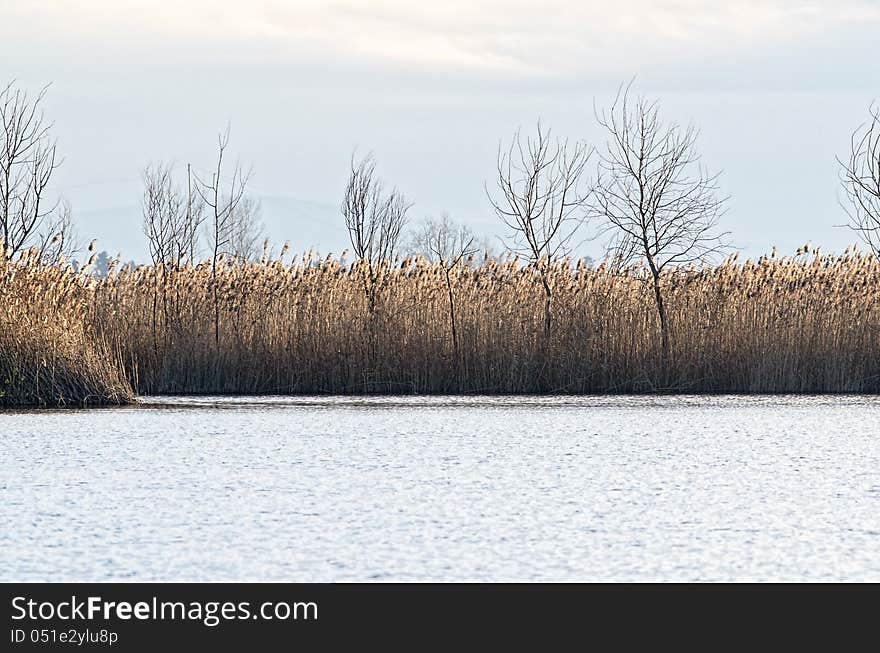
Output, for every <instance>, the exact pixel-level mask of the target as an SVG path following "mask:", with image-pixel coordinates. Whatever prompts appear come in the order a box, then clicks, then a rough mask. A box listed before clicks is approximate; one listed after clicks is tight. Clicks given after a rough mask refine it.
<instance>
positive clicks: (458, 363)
mask: <svg viewBox="0 0 880 653" xmlns="http://www.w3.org/2000/svg"><path fill="white" fill-rule="evenodd" d="M445 272H446V291H447V292H448V293H449V327H450V330H451V331H452V355H453V357H454V360H455V384H456V387H457V389H458V390H459V391H461V386H462V383H461V353H460V352H459V349H458V331H457V330H456V328H455V295H454V294H453V292H452V279H450V277H449V268H446V269H445Z"/></svg>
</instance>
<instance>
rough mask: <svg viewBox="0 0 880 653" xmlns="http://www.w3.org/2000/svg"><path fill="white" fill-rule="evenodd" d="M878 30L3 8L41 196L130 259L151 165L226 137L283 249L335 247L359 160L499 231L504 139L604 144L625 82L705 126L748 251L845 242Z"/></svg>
mask: <svg viewBox="0 0 880 653" xmlns="http://www.w3.org/2000/svg"><path fill="white" fill-rule="evenodd" d="M878 34H880V2H876V0H874V1H867V0H839V1H837V2H830V1H828V2H817V1H804V0H768V1H757V0H754V1H749V0H731V1H729V2H725V3H721V2H697V1H694V0H658V1H649V0H629V1H628V2H626V3H609V2H607V0H602V1H594V0H544V1H543V2H525V1H521V0H504V1H495V0H468V1H464V0H446V1H444V2H442V3H414V2H408V1H405V0H370V1H356V0H338V1H335V2H334V1H324V2H319V1H316V0H249V1H247V2H244V1H241V0H239V1H235V2H233V1H231V0H174V1H173V2H171V1H168V0H41V1H40V2H35V1H34V0H0V82H7V81H10V80H13V79H14V80H17V83H18V85H19V86H21V87H24V88H28V89H33V90H36V89H38V88H39V87H41V86H42V85H44V84H47V83H51V87H50V89H49V92H48V95H47V98H46V103H45V108H46V112H47V115H48V117H49V118H51V119H52V120H54V123H55V127H54V133H55V136H56V137H57V140H58V147H59V151H60V152H61V153H62V154H63V156H64V163H63V165H62V167H61V168H60V169H59V170H58V171H57V172H56V177H55V179H54V183H53V190H54V192H56V193H58V194H60V195H63V196H64V197H65V198H67V199H68V200H69V201H70V203H71V205H72V208H73V212H74V216H75V218H76V220H77V224H78V230H79V232H80V235H81V236H82V237H83V238H85V239H91V238H97V239H98V249H106V250H108V251H110V252H111V254H115V253H117V252H118V253H121V254H122V256H123V258H125V259H126V260H128V259H131V258H134V259H136V260H144V259H145V257H146V251H147V249H146V243H145V238H144V236H143V234H142V231H141V221H140V197H141V192H142V182H141V177H140V175H141V171H142V170H143V168H144V166H146V165H147V164H148V163H151V162H157V161H174V162H176V163H177V165H178V169H179V170H181V173H182V171H183V170H184V169H185V166H186V164H187V163H191V164H192V165H193V167H194V169H195V170H197V171H199V170H201V171H207V170H208V169H210V167H211V166H212V165H213V159H214V156H215V148H216V142H217V134H218V132H220V131H222V130H223V129H225V127H226V126H227V124H228V125H230V127H231V142H230V149H229V152H230V154H231V155H232V156H234V157H237V158H238V159H239V160H240V161H241V162H242V163H243V164H244V165H250V166H253V177H252V180H251V185H250V191H251V193H252V194H253V195H254V196H256V197H258V198H260V199H261V201H262V204H263V218H264V221H265V223H266V230H267V233H268V235H269V236H270V237H271V238H272V239H273V240H275V241H278V242H283V241H285V240H289V241H290V242H291V244H292V246H293V247H294V249H297V250H305V249H308V248H309V247H312V246H314V247H316V248H318V249H319V250H320V251H321V252H322V253H326V252H335V253H339V252H341V251H342V249H343V248H344V247H345V246H346V244H347V243H346V232H345V229H344V226H343V222H342V218H341V216H340V214H339V204H340V200H341V195H342V191H343V189H344V186H345V181H346V175H347V170H348V163H349V158H350V156H351V154H352V152H353V151H355V150H356V151H357V152H359V153H366V152H368V151H372V152H374V154H375V157H376V159H377V162H378V172H379V173H380V174H381V176H382V177H383V178H384V179H385V180H386V182H387V183H388V184H389V185H394V186H397V187H398V188H399V189H400V190H401V191H402V192H403V193H404V194H405V195H406V196H407V197H408V198H410V199H411V200H412V201H413V202H414V205H413V208H412V210H411V218H412V219H413V221H414V222H417V221H418V220H420V219H421V218H423V217H424V216H427V215H439V214H440V213H442V212H444V211H448V212H449V214H450V215H451V217H452V218H453V219H454V220H457V221H459V222H464V223H467V224H469V225H470V226H471V227H472V228H473V229H474V230H475V231H477V232H478V233H480V234H483V235H485V236H488V237H492V236H499V235H503V233H504V230H503V227H502V226H501V225H500V223H499V222H498V220H497V218H496V217H495V216H494V214H493V213H492V209H491V205H490V204H489V202H488V200H487V198H486V193H485V190H484V184H485V183H486V182H488V183H489V184H490V185H491V183H492V176H493V173H494V168H495V157H496V152H497V149H498V145H499V140H500V139H504V140H509V138H510V136H511V134H512V133H513V131H514V130H515V129H516V128H517V127H519V126H522V127H523V128H524V129H529V128H532V127H533V126H534V124H535V121H536V120H537V119H539V118H540V119H541V121H542V122H543V123H544V124H545V125H548V126H549V127H551V128H552V130H553V132H554V133H555V134H556V135H559V136H562V137H568V138H570V139H583V140H586V141H588V142H590V143H593V144H595V145H597V146H601V144H602V143H603V140H604V135H603V134H602V132H601V130H600V128H599V127H598V126H597V125H596V122H595V119H594V104H595V105H598V106H600V107H601V106H605V105H607V104H608V103H609V102H610V101H611V100H612V99H613V96H614V94H615V91H616V90H617V88H618V87H619V85H620V84H621V83H623V82H626V81H628V80H630V79H632V78H633V77H635V80H636V81H635V88H636V89H637V91H638V92H640V93H642V94H645V95H647V96H649V97H652V98H656V99H658V100H659V102H660V105H661V107H662V115H663V117H664V118H665V119H667V120H670V121H677V122H679V123H682V124H687V123H694V124H696V125H697V126H699V128H700V130H701V136H700V140H699V149H700V151H701V153H702V155H703V161H704V163H705V164H706V165H707V166H708V167H709V169H710V170H713V171H715V170H720V171H722V174H721V187H722V192H723V193H724V194H727V195H729V196H730V200H729V203H728V210H727V213H726V214H725V216H724V218H723V223H722V224H723V227H724V228H725V229H726V230H727V231H729V232H730V233H731V241H732V243H733V244H734V245H735V246H736V247H738V248H739V249H741V250H742V252H743V254H744V255H746V256H757V255H760V254H762V253H765V252H767V251H769V250H770V248H771V247H773V246H776V247H778V248H779V250H780V251H781V252H783V253H794V251H795V250H796V249H797V248H798V247H799V246H800V245H803V244H804V243H805V242H806V241H810V242H811V243H812V244H813V245H818V246H821V247H822V248H823V250H825V251H842V250H843V249H844V248H845V247H846V246H847V245H849V244H850V243H852V242H854V241H855V235H854V234H853V233H852V232H851V231H849V230H848V229H846V228H845V227H843V226H841V225H844V224H845V223H846V214H845V212H844V211H843V209H842V208H841V206H840V204H839V197H842V194H841V193H840V192H839V180H838V166H837V163H836V161H835V156H844V155H845V154H846V152H847V148H848V146H849V135H850V133H851V132H852V130H853V129H855V128H856V127H857V126H858V125H859V124H860V123H861V122H863V121H864V120H865V119H866V117H867V116H868V106H869V104H870V102H871V100H872V99H880V57H878V56H877V48H876V41H877V35H878ZM586 247H587V249H588V251H587V252H586V253H589V254H592V255H594V256H596V255H600V254H601V250H602V245H601V243H600V242H598V241H597V242H594V243H589V244H588V245H587V246H586Z"/></svg>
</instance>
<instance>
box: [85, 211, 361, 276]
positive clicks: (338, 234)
mask: <svg viewBox="0 0 880 653" xmlns="http://www.w3.org/2000/svg"><path fill="white" fill-rule="evenodd" d="M254 196H255V197H257V198H258V199H259V200H260V203H261V206H262V221H263V224H264V225H265V231H266V235H267V237H268V238H269V239H270V240H271V241H272V242H273V244H277V245H280V244H281V243H283V242H284V241H290V245H291V248H292V250H293V251H294V252H302V251H305V250H308V249H309V248H310V247H313V248H314V249H316V250H317V251H319V252H320V253H322V254H327V253H329V252H333V253H334V254H340V253H341V252H342V250H343V249H345V248H346V247H348V232H347V231H346V229H345V224H344V223H343V221H342V216H341V215H340V213H339V207H337V206H334V205H331V204H322V203H319V202H310V201H305V200H298V199H296V198H293V197H286V196H279V195H265V196H260V195H258V194H254ZM74 219H75V221H76V227H77V231H78V232H79V235H80V237H81V239H83V240H85V241H89V240H91V239H93V238H97V239H98V243H97V245H98V250H106V251H107V252H109V253H110V254H111V255H116V254H117V253H121V254H122V257H123V258H124V259H125V260H129V259H134V260H135V261H138V262H144V261H146V260H147V258H148V256H149V250H148V249H147V243H146V237H145V236H144V234H143V231H142V230H141V220H142V218H141V207H140V205H138V204H132V205H126V206H117V207H111V208H102V209H94V210H78V209H77V207H76V206H74Z"/></svg>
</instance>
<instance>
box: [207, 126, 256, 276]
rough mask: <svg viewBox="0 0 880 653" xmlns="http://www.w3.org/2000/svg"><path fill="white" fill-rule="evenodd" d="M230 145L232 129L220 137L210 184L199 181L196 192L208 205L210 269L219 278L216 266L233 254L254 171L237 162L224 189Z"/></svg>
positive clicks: (227, 129)
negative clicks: (232, 247) (234, 239)
mask: <svg viewBox="0 0 880 653" xmlns="http://www.w3.org/2000/svg"><path fill="white" fill-rule="evenodd" d="M228 146H229V128H228V127H227V128H226V131H225V132H224V133H222V134H220V136H219V137H218V151H217V165H216V167H215V169H214V172H213V174H212V175H211V181H210V182H207V181H204V180H198V184H197V190H198V193H199V196H200V197H201V199H202V201H203V202H204V203H205V206H206V210H207V213H208V217H207V219H208V221H209V225H208V230H209V233H208V236H209V243H210V247H211V270H212V274H214V275H216V272H217V263H218V262H219V260H220V258H221V256H223V255H225V254H230V255H231V254H232V252H231V251H230V246H231V244H232V239H233V237H234V235H235V233H236V229H235V221H236V216H237V215H241V213H240V211H239V204H240V203H241V201H242V199H243V198H244V196H245V189H246V186H247V183H248V181H249V180H250V176H251V170H250V169H248V170H244V169H242V167H241V165H240V164H238V163H236V164H235V166H234V167H233V170H232V174H231V175H230V176H229V178H228V185H227V186H226V187H225V188H224V182H223V165H224V157H225V155H226V148H227V147H228Z"/></svg>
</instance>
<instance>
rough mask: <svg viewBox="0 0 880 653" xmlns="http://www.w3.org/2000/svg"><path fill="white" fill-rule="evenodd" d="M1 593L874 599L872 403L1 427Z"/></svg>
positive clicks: (273, 412) (245, 407)
mask: <svg viewBox="0 0 880 653" xmlns="http://www.w3.org/2000/svg"><path fill="white" fill-rule="evenodd" d="M0 550H2V552H3V554H2V561H3V564H2V565H0V580H5V581H10V580H15V581H25V580H237V581H244V580H289V581H340V580H359V581H360V580H499V581H500V580H505V581H516V580H586V581H600V580H601V581H606V580H625V581H655V580H838V579H846V580H873V581H878V580H880V400H878V399H875V398H859V397H846V398H839V397H836V398H827V397H826V398H809V397H808V398H804V397H800V398H787V397H772V398H770V397H765V398H743V397H714V398H697V397H667V398H635V397H616V398H577V399H574V398H552V399H550V398H516V397H501V398H460V397H459V398H409V397H407V398H404V397H397V398H376V399H373V398H366V399H365V398H358V399H351V398H345V399H342V398H295V399H292V398H280V397H273V398H259V399H253V398H199V399H188V398H162V399H158V398H147V399H145V400H144V402H143V404H142V405H140V406H138V407H132V408H122V409H104V410H89V411H67V412H64V411H41V412H6V413H0Z"/></svg>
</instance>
